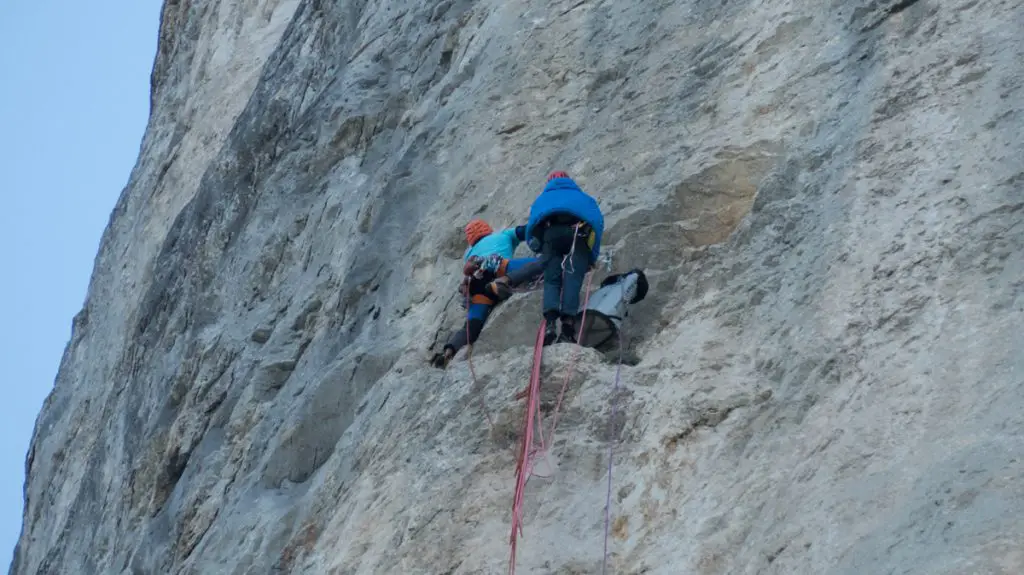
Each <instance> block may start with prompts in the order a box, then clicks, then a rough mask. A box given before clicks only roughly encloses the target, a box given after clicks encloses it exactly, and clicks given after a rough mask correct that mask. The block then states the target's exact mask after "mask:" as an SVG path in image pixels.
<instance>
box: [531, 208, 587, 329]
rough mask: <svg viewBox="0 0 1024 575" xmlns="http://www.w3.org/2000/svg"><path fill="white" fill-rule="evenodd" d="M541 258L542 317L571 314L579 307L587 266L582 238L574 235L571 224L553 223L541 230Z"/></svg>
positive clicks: (554, 318)
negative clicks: (542, 270)
mask: <svg viewBox="0 0 1024 575" xmlns="http://www.w3.org/2000/svg"><path fill="white" fill-rule="evenodd" d="M573 244H575V247H573ZM570 252H571V253H572V255H571V256H570V255H569V254H570ZM563 259H564V261H565V264H564V270H563V263H562V262H563ZM541 260H542V261H543V262H544V303H543V308H544V318H545V319H547V320H548V321H549V322H550V321H554V320H556V319H558V318H559V316H561V317H574V316H575V315H576V312H578V311H579V307H580V290H581V289H583V279H584V278H585V277H586V276H587V268H588V267H590V248H588V247H587V242H586V238H583V237H579V236H577V235H576V229H575V227H573V226H568V225H553V226H551V227H549V228H547V229H546V230H544V239H543V240H542V244H541Z"/></svg>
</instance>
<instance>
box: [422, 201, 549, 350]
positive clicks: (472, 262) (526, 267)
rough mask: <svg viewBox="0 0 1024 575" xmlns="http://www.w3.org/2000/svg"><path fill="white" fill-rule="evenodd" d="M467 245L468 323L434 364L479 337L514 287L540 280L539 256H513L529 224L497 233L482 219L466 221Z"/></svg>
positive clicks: (464, 291) (465, 289)
mask: <svg viewBox="0 0 1024 575" xmlns="http://www.w3.org/2000/svg"><path fill="white" fill-rule="evenodd" d="M465 231H466V243H467V244H468V247H467V248H466V251H465V253H464V254H463V255H462V261H463V268H462V273H463V281H462V283H461V285H460V287H459V291H460V293H461V298H462V301H463V303H464V304H465V305H466V308H467V310H466V311H467V313H466V322H465V325H464V326H463V327H462V328H461V329H457V330H455V331H454V332H453V333H452V334H451V337H449V338H448V342H447V343H445V346H444V350H443V351H442V352H441V353H437V354H434V357H433V358H432V359H431V364H432V365H434V366H435V367H440V368H444V367H445V366H447V365H448V362H449V361H451V359H452V358H453V357H455V354H456V353H457V352H458V351H459V350H460V349H461V348H462V347H463V346H465V345H466V344H470V345H472V344H473V343H475V342H476V340H477V338H479V337H480V332H481V331H483V329H484V324H485V323H486V322H487V317H488V316H489V315H490V313H491V311H492V310H493V309H494V307H495V306H497V305H498V304H499V303H501V302H502V301H504V300H506V299H508V298H509V297H511V295H512V288H515V287H517V286H520V285H523V284H526V283H529V282H532V281H535V280H538V279H540V276H541V274H542V273H543V267H542V264H541V262H540V258H515V259H514V258H513V257H512V256H513V255H514V254H515V251H516V248H517V247H518V246H519V244H520V243H521V242H522V241H523V240H524V239H526V226H517V227H515V228H508V229H504V230H501V231H499V232H495V231H494V230H493V229H492V228H491V226H490V225H489V224H488V223H487V222H485V221H484V220H481V219H474V220H472V221H471V222H469V223H468V224H466V228H465Z"/></svg>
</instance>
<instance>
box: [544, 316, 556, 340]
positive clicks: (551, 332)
mask: <svg viewBox="0 0 1024 575" xmlns="http://www.w3.org/2000/svg"><path fill="white" fill-rule="evenodd" d="M556 339H558V325H557V324H556V323H555V322H553V321H549V322H548V323H547V325H546V326H544V345H551V344H553V343H555V340H556Z"/></svg>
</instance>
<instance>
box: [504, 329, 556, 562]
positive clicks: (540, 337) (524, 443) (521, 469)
mask: <svg viewBox="0 0 1024 575" xmlns="http://www.w3.org/2000/svg"><path fill="white" fill-rule="evenodd" d="M546 324H547V322H546V321H544V320H541V322H540V328H539V329H538V330H537V339H536V341H535V342H534V346H533V370H532V371H531V372H530V386H529V388H528V389H527V398H526V411H525V413H524V414H523V428H522V433H521V434H520V440H519V457H518V460H517V462H516V489H515V494H514V495H513V497H512V534H511V536H510V537H509V544H510V545H511V555H510V557H509V571H508V572H509V575H515V572H516V543H517V542H518V539H519V535H522V533H523V526H522V524H523V494H524V493H525V491H526V482H527V481H528V480H529V479H530V472H531V471H532V467H533V466H532V464H531V462H530V459H531V454H532V451H533V427H534V415H538V416H539V415H540V365H541V356H542V355H543V353H544V328H545V327H546Z"/></svg>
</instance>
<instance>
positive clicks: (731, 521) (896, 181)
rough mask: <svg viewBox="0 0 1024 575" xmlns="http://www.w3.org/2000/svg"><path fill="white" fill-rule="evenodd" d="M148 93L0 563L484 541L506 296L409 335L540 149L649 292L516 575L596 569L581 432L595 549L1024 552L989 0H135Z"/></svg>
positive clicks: (626, 566) (1012, 158) (631, 565)
mask: <svg viewBox="0 0 1024 575" xmlns="http://www.w3.org/2000/svg"><path fill="white" fill-rule="evenodd" d="M152 105H153V108H152V113H151V118H150V123H149V127H148V130H147V132H146V136H145V138H144V141H143V142H142V146H141V150H140V156H139V160H138V163H137V165H136V167H135V169H134V171H133V173H132V176H131V180H130V183H129V185H128V186H127V188H126V189H125V190H124V192H123V194H122V197H121V199H120V201H119V202H118V204H117V207H116V208H115V210H114V212H113V214H112V217H111V221H110V225H109V227H108V229H107V231H106V233H105V235H104V238H103V242H102V245H101V248H100V251H99V254H98V256H97V259H96V265H95V271H94V275H93V278H92V281H91V284H90V289H89V295H88V299H87V302H86V304H85V306H84V309H83V310H82V311H81V313H80V314H78V316H77V317H76V318H75V320H74V325H73V334H72V338H71V341H70V342H69V344H68V347H67V351H66V353H65V356H64V358H63V361H62V364H61V367H60V371H59V375H58V377H57V381H56V385H55V388H54V390H53V392H52V394H51V395H50V397H49V398H48V399H47V401H46V404H45V406H44V408H43V410H42V412H41V414H40V415H39V418H38V421H37V425H36V430H35V437H34V440H33V443H32V447H31V450H30V452H29V455H28V458H27V462H26V472H27V475H28V479H27V483H26V490H25V501H26V507H25V515H24V528H23V533H22V536H21V540H20V543H19V545H18V548H17V550H16V553H15V559H14V562H13V564H12V567H11V573H13V574H16V575H29V574H40V575H42V574H57V573H61V574H64V573H75V574H91V573H111V574H150V573H153V574H156V573H160V574H164V573H171V574H186V573H187V574H200V573H202V574H209V573H225V574H238V575H241V574H254V573H311V574H324V573H336V574H348V573H410V574H419V573H422V574H444V573H447V574H469V573H486V574H491V573H502V572H504V571H505V569H506V566H507V561H508V533H509V520H510V516H509V515H510V509H509V506H510V503H511V499H512V487H513V479H514V478H513V468H514V457H513V454H512V449H511V448H512V446H513V445H514V442H515V439H516V437H515V436H516V434H517V433H518V431H517V430H518V425H519V421H520V417H521V413H522V403H521V402H518V401H516V400H515V399H514V398H513V396H514V394H515V393H516V391H518V390H519V389H521V388H522V387H523V385H524V384H525V383H526V380H527V372H528V370H529V365H530V359H531V358H530V354H531V347H532V338H533V334H534V330H535V328H536V325H537V323H538V321H539V298H538V297H537V296H536V295H535V294H534V295H530V294H525V295H520V296H517V297H516V299H514V300H513V301H510V302H508V304H506V305H504V306H503V309H501V311H500V312H499V313H497V314H496V315H495V316H494V318H493V320H492V321H491V323H490V324H489V326H488V328H487V329H486V330H485V331H484V335H483V340H482V341H481V342H480V344H479V345H478V346H477V348H476V350H475V352H474V367H475V371H476V373H477V374H478V375H479V380H478V381H477V383H476V384H474V383H473V381H472V379H471V377H470V374H469V370H468V369H467V367H468V366H467V364H466V362H465V360H464V358H463V357H462V356H461V355H460V357H459V358H457V359H456V361H455V362H453V364H452V365H451V366H450V368H449V370H448V371H444V372H442V371H440V370H435V369H431V368H429V367H427V366H426V364H425V360H426V358H427V357H428V355H429V352H430V351H431V350H432V347H433V349H436V348H437V346H438V345H439V343H440V339H441V338H443V337H444V336H445V335H446V334H447V330H449V329H451V328H452V327H454V326H456V325H457V324H458V322H459V319H460V313H461V309H460V308H459V306H458V304H457V302H456V301H455V299H454V288H455V285H456V282H457V280H458V278H457V274H458V273H459V270H460V263H459V256H460V255H461V250H462V239H461V238H462V235H461V231H460V226H461V224H462V223H463V222H465V221H466V220H467V219H468V218H470V217H472V216H474V215H478V214H480V215H483V216H484V217H486V218H488V219H489V220H490V221H491V222H492V223H493V224H495V225H511V224H516V223H522V220H523V218H525V214H526V212H527V209H528V207H529V204H530V202H531V201H532V199H533V198H534V196H535V195H536V193H537V192H538V191H539V190H540V188H541V186H542V185H543V179H544V176H545V174H546V173H547V171H548V170H549V169H554V168H560V169H565V170H567V171H569V172H570V173H571V174H572V175H573V176H575V177H576V178H577V180H578V181H579V182H580V183H581V184H582V185H583V186H584V188H585V189H587V190H588V191H590V192H591V193H592V194H593V195H595V196H596V197H597V198H598V199H599V201H600V203H601V206H602V208H603V210H604V211H605V214H606V219H607V223H608V229H607V233H606V244H607V249H606V251H607V252H608V253H610V254H611V256H612V267H613V269H616V270H623V269H627V268H629V267H633V266H642V267H644V268H645V269H646V270H647V271H648V273H649V276H650V278H651V280H652V286H651V287H652V291H651V294H650V295H649V296H648V298H647V299H646V300H645V301H644V302H642V303H640V304H638V305H637V306H636V308H635V315H634V316H633V317H631V318H630V319H629V322H628V323H627V330H628V333H627V336H628V344H627V345H628V350H627V356H628V360H629V361H628V364H629V365H626V366H625V367H624V368H623V372H622V384H621V385H622V387H621V393H620V394H619V395H618V397H617V398H616V399H617V401H618V413H619V414H620V417H619V418H617V419H616V421H614V422H612V423H613V425H612V426H611V429H612V430H613V433H611V434H609V433H608V431H607V430H608V429H609V421H608V420H609V406H610V399H611V398H610V389H611V382H612V380H613V378H614V374H615V365H614V359H609V358H608V357H605V356H603V355H601V354H600V353H598V352H596V351H594V350H582V351H581V352H579V353H580V362H579V366H578V370H577V371H576V372H575V374H574V376H573V377H572V378H571V380H570V388H569V392H568V397H567V399H566V407H565V412H564V414H563V416H562V419H561V423H560V424H559V428H558V434H557V435H556V437H555V438H554V439H555V443H554V447H553V448H552V450H551V461H552V463H553V465H554V470H553V474H552V475H551V477H549V478H547V479H544V478H534V479H532V480H531V482H530V484H529V486H528V490H527V495H526V518H525V521H526V527H525V529H526V532H525V536H524V538H523V539H522V540H521V542H520V555H519V565H518V572H519V573H560V574H569V573H595V572H600V566H601V559H602V555H603V551H602V546H603V530H604V511H603V505H604V498H605V483H604V481H605V475H604V473H605V469H606V465H607V459H606V450H607V448H608V442H609V441H614V442H615V447H614V459H613V462H614V473H613V478H614V491H613V499H612V501H613V505H612V515H613V520H614V521H613V525H614V529H613V531H612V539H611V541H610V543H609V548H610V552H611V567H612V569H611V572H614V573H623V574H640V573H649V574H654V573H657V574H673V575H674V574H680V573H687V574H689V573H694V574H702V575H703V574H708V575H710V574H720V573H721V574H726V573H729V574H739V573H745V574H754V573H758V574H790V573H815V574H817V573H830V574H831V573H837V574H839V573H842V574H864V573H913V574H917V573H920V574H929V575H938V574H952V573H1021V572H1024V548H1022V547H1021V541H1022V540H1024V482H1022V475H1024V353H1022V348H1024V346H1022V343H1024V341H1022V340H1024V337H1022V335H1021V327H1020V326H1021V325H1022V320H1024V161H1022V158H1024V136H1022V134H1024V8H1022V7H1021V6H1020V3H1019V2H1010V1H1007V0H950V1H948V2H939V1H938V0H918V1H915V0H844V1H838V0H829V1H826V2H820V1H811V0H782V1H777V2H761V1H757V0H733V1H723V2H707V1H696V0H688V1H667V0H643V1H641V0H628V1H627V0H621V1H620V0H616V1H610V0H606V1H596V0H580V1H576V0H571V1H566V2H542V1H539V0H523V1H520V2H505V1H499V0H478V1H471V0H443V1H435V2H424V1H405V2H397V1H381V2H366V1H359V0H346V1H341V2H323V1H319V0H302V1H298V0H233V1H229V0H167V2H166V4H165V7H164V11H163V17H162V24H161V31H160V39H159V53H158V56H157V60H156V62H155V64H154V70H153V99H152ZM521 249H524V250H525V247H524V248H521ZM603 273H605V271H602V272H601V273H600V274H599V275H598V277H597V278H596V280H597V281H599V280H600V275H601V274H603ZM573 349H574V348H573V347H572V346H568V345H556V346H553V347H551V348H549V350H548V351H547V352H546V356H545V368H544V376H545V382H546V387H545V394H546V397H548V398H550V397H551V394H552V393H554V391H555V388H556V387H557V385H558V383H559V382H560V379H559V378H561V377H562V376H563V374H564V373H565V370H566V369H568V367H569V363H570V361H569V358H570V356H571V355H572V353H573ZM481 399H482V401H483V404H484V405H485V406H486V407H487V409H489V410H490V412H491V414H492V416H493V417H494V418H495V426H494V428H493V429H492V428H490V427H489V425H488V423H487V420H486V418H485V416H484V412H483V410H482V408H481ZM550 407H551V405H550V401H548V402H547V403H546V409H550Z"/></svg>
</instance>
